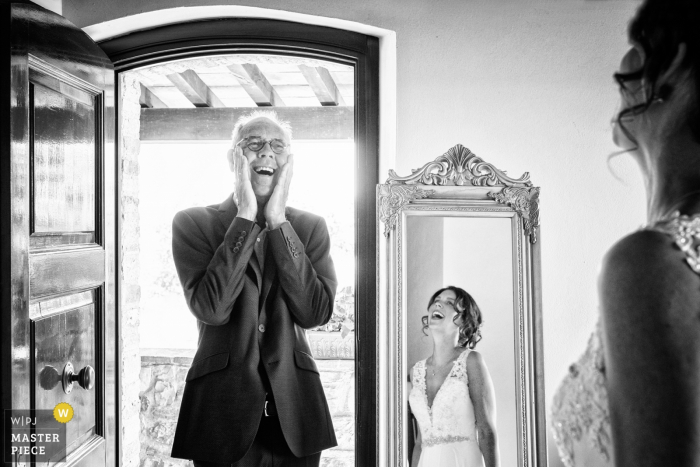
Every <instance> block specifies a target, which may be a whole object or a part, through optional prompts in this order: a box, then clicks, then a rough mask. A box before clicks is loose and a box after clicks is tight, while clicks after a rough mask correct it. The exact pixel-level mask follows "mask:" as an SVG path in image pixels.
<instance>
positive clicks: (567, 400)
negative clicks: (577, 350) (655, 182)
mask: <svg viewBox="0 0 700 467" xmlns="http://www.w3.org/2000/svg"><path fill="white" fill-rule="evenodd" d="M647 229H650V230H656V231H660V232H663V233H666V234H668V235H670V236H671V237H672V238H673V240H674V242H675V244H676V246H677V247H678V248H679V249H680V250H681V251H683V253H685V257H686V262H687V263H688V265H689V266H690V267H691V269H692V270H693V271H694V272H695V273H697V274H700V214H696V215H694V216H692V217H689V216H682V215H680V213H675V214H674V215H673V216H672V217H671V218H670V219H668V220H665V221H661V222H659V223H657V224H655V225H653V226H650V227H647ZM605 381H606V380H605V359H604V349H603V344H602V339H601V327H600V323H598V324H596V327H595V329H594V331H593V334H592V335H591V337H590V338H589V340H588V346H587V347H586V350H585V352H584V353H583V354H582V355H581V357H580V358H579V359H578V360H577V361H576V362H575V363H573V364H572V365H571V366H570V367H569V372H568V374H567V375H566V377H565V378H564V380H563V381H562V383H561V385H560V386H559V389H558V390H557V392H556V393H555V395H554V399H553V401H552V417H551V420H552V430H553V434H554V440H555V442H556V444H557V447H558V449H559V454H560V456H561V458H562V461H563V462H564V464H565V465H566V466H567V467H575V466H577V465H598V466H601V467H602V466H606V465H612V441H611V427H610V415H609V411H608V394H607V389H606V385H605V384H606V382H605Z"/></svg>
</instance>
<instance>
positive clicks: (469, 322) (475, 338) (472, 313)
mask: <svg viewBox="0 0 700 467" xmlns="http://www.w3.org/2000/svg"><path fill="white" fill-rule="evenodd" d="M445 290H451V291H452V292H454V293H455V311H456V312H457V314H456V315H455V317H454V318H453V319H452V321H454V323H455V324H457V319H458V318H462V324H461V325H460V326H459V346H460V347H468V348H470V349H473V348H474V347H476V344H477V343H478V342H479V341H480V340H481V324H482V321H481V310H480V309H479V306H478V305H477V304H476V302H475V301H474V298H473V297H472V296H471V295H469V293H468V292H467V291H466V290H464V289H460V288H459V287H455V286H452V285H448V286H447V287H443V288H442V289H440V290H438V291H437V292H435V293H434V294H433V296H432V297H430V300H429V301H428V309H429V308H430V306H431V305H432V304H433V303H434V302H435V299H436V298H437V297H438V296H439V295H440V294H441V293H443V292H444V291H445ZM421 321H422V323H423V334H425V335H426V336H427V335H428V334H427V333H426V332H425V331H426V329H428V325H429V324H428V323H429V320H428V315H425V316H423V317H422V318H421Z"/></svg>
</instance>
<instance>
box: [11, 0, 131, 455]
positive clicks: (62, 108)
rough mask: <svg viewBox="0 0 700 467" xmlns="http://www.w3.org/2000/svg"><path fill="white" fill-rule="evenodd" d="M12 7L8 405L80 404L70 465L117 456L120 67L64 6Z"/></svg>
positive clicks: (69, 427)
mask: <svg viewBox="0 0 700 467" xmlns="http://www.w3.org/2000/svg"><path fill="white" fill-rule="evenodd" d="M10 11H11V23H10V24H11V37H12V44H11V46H12V49H11V50H12V60H11V63H12V67H11V70H12V73H11V82H10V89H5V90H4V92H9V93H11V95H12V99H11V116H12V124H11V131H10V136H11V149H10V159H11V160H10V165H9V166H10V173H9V174H8V175H9V180H8V181H9V182H10V184H9V186H10V189H9V193H6V192H3V196H5V197H6V198H4V199H3V203H2V204H3V205H9V206H10V212H9V213H7V214H8V216H9V218H10V219H11V228H10V230H11V232H10V235H9V236H3V238H2V241H3V252H5V251H9V253H10V258H11V259H10V265H11V267H10V270H11V274H10V276H11V277H12V284H11V287H10V289H11V294H10V298H11V299H10V300H9V303H3V309H5V305H8V308H9V309H11V314H12V317H11V321H12V339H11V341H12V342H11V344H10V345H11V355H12V357H11V364H10V365H9V366H6V367H9V368H11V369H12V374H11V390H9V391H8V389H7V387H6V386H3V398H2V400H3V408H6V409H43V410H53V409H54V407H55V406H56V405H57V404H58V403H60V402H66V403H68V404H70V405H71V407H72V408H73V411H74V415H73V418H72V420H70V421H69V422H68V423H66V436H67V439H66V441H67V445H66V449H65V452H64V454H66V455H67V458H66V461H67V462H66V464H65V465H66V466H74V465H75V466H90V467H93V466H95V467H100V466H114V465H117V464H118V459H117V456H118V455H117V451H116V445H117V431H118V430H116V401H117V400H118V397H117V395H116V379H117V378H116V371H117V367H116V361H117V360H116V352H117V349H116V344H115V335H116V323H117V322H118V321H117V319H116V311H115V302H116V300H115V287H114V286H115V280H114V274H115V270H116V268H115V266H114V261H115V252H114V244H115V242H114V226H115V219H114V215H115V214H114V212H115V209H114V208H115V206H114V200H115V198H114V187H115V180H114V176H115V170H114V167H113V164H114V154H115V151H114V148H113V144H114V138H113V134H114V130H113V126H114V111H113V110H114V107H113V105H114V104H113V101H114V70H113V67H112V65H111V62H110V61H109V59H108V58H107V57H106V55H105V54H104V53H103V52H102V50H101V49H100V48H99V47H98V46H97V45H96V44H95V43H94V42H93V41H92V40H91V39H90V38H89V37H88V36H87V35H86V34H85V33H84V32H83V31H81V30H80V29H78V28H76V27H75V26H73V25H72V24H70V23H69V22H68V21H66V20H65V19H64V18H62V17H61V16H59V15H56V14H54V13H51V12H49V11H48V10H45V9H43V8H41V7H39V6H36V5H31V4H12V6H11V9H10ZM106 139H108V142H105V140H106ZM3 181H5V179H4V180H3ZM10 219H7V220H8V221H9V220H10ZM2 221H3V222H5V221H6V219H5V218H3V219H2ZM5 365H6V364H5V363H4V362H3V366H5ZM71 375H72V377H71ZM7 393H11V398H7V397H6V394H7ZM8 399H9V401H10V402H9V403H8V402H7V401H8ZM4 436H5V440H7V439H8V434H7V433H5V435H4ZM28 461H32V459H31V458H28V457H26V458H21V459H17V458H16V459H14V462H15V463H17V464H19V465H21V463H22V462H28Z"/></svg>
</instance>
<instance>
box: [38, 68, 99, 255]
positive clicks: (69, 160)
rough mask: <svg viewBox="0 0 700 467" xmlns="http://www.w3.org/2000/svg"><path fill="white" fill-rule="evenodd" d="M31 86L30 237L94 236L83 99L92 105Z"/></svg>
mask: <svg viewBox="0 0 700 467" xmlns="http://www.w3.org/2000/svg"><path fill="white" fill-rule="evenodd" d="M30 79H31V77H30ZM30 83H31V84H30V88H29V92H30V94H29V102H30V104H29V107H30V111H31V112H32V113H31V114H30V117H29V118H30V124H33V127H32V129H31V130H30V132H31V136H32V137H33V144H32V147H31V150H32V160H31V162H32V179H31V182H32V196H33V201H32V206H33V208H34V209H33V212H32V224H33V227H32V234H33V235H32V236H35V235H36V234H47V233H62V232H70V233H73V234H75V233H77V232H86V233H93V235H94V231H95V146H96V145H95V108H94V106H93V103H92V100H93V99H92V97H93V96H89V95H88V94H87V93H85V94H86V96H84V97H90V98H91V99H90V100H89V101H88V102H79V101H77V100H74V99H72V98H71V97H69V96H67V95H66V94H63V93H60V92H57V91H54V90H53V89H49V88H47V87H44V86H42V85H40V84H36V83H34V82H31V81H30ZM66 87H68V86H66ZM32 120H33V121H32ZM32 246H34V244H33V243H32ZM42 246H46V245H42Z"/></svg>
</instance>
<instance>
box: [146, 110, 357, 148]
mask: <svg viewBox="0 0 700 467" xmlns="http://www.w3.org/2000/svg"><path fill="white" fill-rule="evenodd" d="M254 109H255V108H254V107H252V108H251V107H227V108H224V109H207V108H199V109H191V108H190V109H174V108H170V109H141V141H178V140H190V141H227V140H229V139H231V130H233V125H234V124H235V123H236V120H238V118H239V117H240V116H242V115H245V114H248V113H250V112H251V111H252V110H254ZM275 112H277V115H278V116H279V117H280V118H281V119H282V120H285V121H288V122H289V123H290V124H291V126H292V131H293V134H294V139H295V140H300V139H311V140H318V139H331V140H335V139H344V140H348V139H350V140H352V139H354V137H355V113H354V107H348V106H342V107H280V108H277V109H275Z"/></svg>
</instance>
